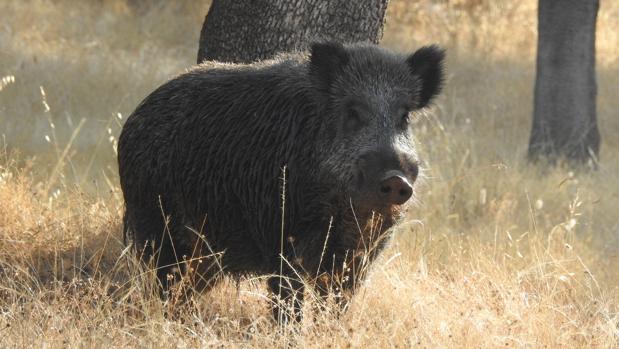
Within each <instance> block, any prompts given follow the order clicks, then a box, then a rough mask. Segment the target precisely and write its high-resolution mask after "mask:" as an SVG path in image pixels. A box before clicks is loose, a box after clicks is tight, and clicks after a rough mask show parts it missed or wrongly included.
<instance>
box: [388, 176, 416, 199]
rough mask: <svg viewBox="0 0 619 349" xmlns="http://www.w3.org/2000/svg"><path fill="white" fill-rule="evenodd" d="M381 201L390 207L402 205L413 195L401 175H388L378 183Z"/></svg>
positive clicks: (411, 189) (406, 181) (410, 187)
mask: <svg viewBox="0 0 619 349" xmlns="http://www.w3.org/2000/svg"><path fill="white" fill-rule="evenodd" d="M380 191H381V197H382V200H384V201H385V202H386V203H387V204H390V205H402V204H403V203H405V202H406V201H408V199H410V197H411V196H412V195H413V187H412V186H411V184H410V183H409V182H408V180H407V179H406V178H404V177H403V176H401V175H391V174H389V175H388V178H386V179H384V180H383V181H382V182H381V183H380Z"/></svg>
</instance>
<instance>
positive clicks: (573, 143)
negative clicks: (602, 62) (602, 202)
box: [529, 0, 600, 166]
mask: <svg viewBox="0 0 619 349" xmlns="http://www.w3.org/2000/svg"><path fill="white" fill-rule="evenodd" d="M598 7H599V0H539V10H538V11H539V12H538V17H539V18H538V21H539V22H538V35H539V38H538V45H537V77H536V80H535V101H534V111H533V127H532V131H531V139H530V142H529V159H530V160H531V161H537V160H540V159H546V160H547V161H549V163H551V164H554V163H556V161H557V160H559V159H561V158H563V159H565V160H567V161H568V163H570V164H571V165H583V164H590V165H593V166H595V165H596V164H597V157H598V153H599V147H600V133H599V131H598V127H597V121H596V94H597V86H596V82H595V22H596V18H597V12H598Z"/></svg>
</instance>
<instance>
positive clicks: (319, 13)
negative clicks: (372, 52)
mask: <svg viewBox="0 0 619 349" xmlns="http://www.w3.org/2000/svg"><path fill="white" fill-rule="evenodd" d="M388 2H389V0H358V1H351V0H329V1H325V0H213V3H212V5H211V8H210V10H209V12H208V15H207V16H206V18H205V21H204V24H203V26H202V32H201V34H200V48H199V51H198V63H200V62H202V61H204V60H218V61H224V62H238V63H248V62H252V61H255V60H259V59H267V58H271V57H273V56H274V55H275V54H277V53H278V52H285V51H291V50H294V49H300V50H303V49H306V48H308V45H309V43H310V42H311V41H312V40H325V39H332V40H337V41H340V42H357V41H369V42H373V43H378V41H379V40H380V39H381V37H382V32H383V24H384V18H385V12H386V10H387V4H388Z"/></svg>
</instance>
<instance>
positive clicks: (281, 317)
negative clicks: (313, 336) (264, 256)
mask: <svg viewBox="0 0 619 349" xmlns="http://www.w3.org/2000/svg"><path fill="white" fill-rule="evenodd" d="M278 260H279V258H278ZM281 262H282V263H281V273H280V272H279V271H277V272H276V273H274V274H275V275H274V276H272V277H270V278H269V280H268V285H269V289H270V291H271V294H272V297H273V303H272V311H273V317H274V318H275V320H276V321H277V322H278V323H289V322H290V320H291V319H294V321H296V322H300V321H301V319H302V308H303V292H304V290H305V289H304V284H303V280H301V279H300V278H299V270H300V268H299V269H296V270H295V269H293V268H292V267H291V266H290V265H289V264H288V263H290V261H289V260H283V261H281Z"/></svg>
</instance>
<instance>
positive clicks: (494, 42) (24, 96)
mask: <svg viewBox="0 0 619 349" xmlns="http://www.w3.org/2000/svg"><path fill="white" fill-rule="evenodd" d="M139 3H142V5H136V4H139ZM601 3H602V7H601V9H600V13H599V19H598V41H597V47H598V49H597V54H598V67H597V68H598V70H597V72H598V85H599V96H598V119H599V123H600V125H601V132H602V137H603V145H602V151H601V165H600V169H599V171H597V172H595V173H578V172H576V173H572V172H570V171H569V170H567V169H565V168H557V169H541V168H536V167H531V166H528V165H527V163H526V161H524V157H525V154H526V146H527V142H528V134H529V128H530V116H531V111H532V100H533V98H532V88H533V78H534V64H533V63H534V58H535V57H534V54H535V43H536V20H537V17H536V12H535V11H536V1H535V0H525V1H506V0H501V1H494V0H441V1H439V0H433V1H432V0H420V1H410V3H409V2H407V1H405V0H392V4H391V5H390V10H389V14H388V18H387V27H386V30H385V37H384V41H383V43H384V45H386V46H389V47H392V48H394V49H399V50H410V49H413V48H414V47H417V46H420V45H423V44H426V43H429V42H438V43H440V44H442V45H444V46H446V47H447V48H448V54H449V60H448V67H447V71H448V74H447V76H448V78H447V87H446V90H445V93H444V94H443V95H442V96H441V97H440V98H439V100H438V102H437V103H436V105H435V107H434V108H433V109H432V110H431V111H430V112H428V113H425V114H423V115H419V117H418V119H417V121H416V124H415V127H414V132H415V133H416V134H417V136H418V139H419V147H420V152H421V154H422V156H423V157H424V159H425V162H426V168H425V175H426V177H427V178H426V180H425V183H424V185H423V188H421V190H420V192H421V193H420V200H419V201H420V204H419V205H418V206H417V207H415V208H413V209H412V210H411V211H410V213H409V215H408V219H407V220H406V222H403V224H401V225H400V226H399V227H398V228H397V229H396V230H395V238H394V241H393V244H392V246H391V247H390V248H389V249H388V250H387V251H386V252H385V253H384V255H383V257H382V258H381V259H380V261H379V262H378V263H376V265H374V267H373V268H372V269H371V272H370V277H369V279H368V280H367V282H366V283H365V285H364V286H363V287H362V288H361V289H360V291H359V293H358V294H357V295H356V297H355V298H354V299H353V302H352V304H351V307H350V309H349V311H348V312H346V313H345V314H341V315H339V316H338V315H337V314H335V313H336V312H335V309H334V307H329V306H328V310H329V311H327V312H325V313H312V312H311V311H309V310H308V316H307V317H306V318H305V319H304V321H303V323H302V324H301V325H300V326H288V327H284V328H278V326H277V325H276V324H274V323H273V321H272V320H271V318H270V311H269V310H268V307H267V303H266V300H265V298H266V296H267V295H266V291H265V287H264V284H263V280H260V279H256V278H247V279H244V280H242V281H241V283H240V286H239V287H237V285H236V284H235V282H234V281H232V280H228V281H226V282H225V283H224V284H222V285H221V286H220V287H217V288H216V289H215V290H214V291H213V292H211V293H209V294H207V295H204V296H203V297H202V299H200V300H199V302H197V304H196V305H195V306H194V307H187V308H181V309H177V310H176V311H175V312H174V314H172V311H171V307H170V306H169V304H163V303H162V302H161V301H159V299H158V298H157V297H156V296H154V291H153V287H152V286H153V279H152V276H151V275H150V274H149V273H143V272H142V270H141V269H140V268H139V266H138V265H136V263H135V261H134V260H133V259H132V258H131V256H129V255H127V253H126V251H124V250H123V246H122V243H121V241H120V240H121V236H120V226H121V223H120V217H121V212H122V200H121V195H120V192H119V187H118V179H117V174H116V164H115V144H116V143H115V142H116V137H117V136H118V134H119V131H120V128H121V125H122V123H123V121H124V119H125V118H126V116H127V115H129V114H130V113H131V111H132V110H133V108H134V107H135V106H136V105H137V103H138V102H139V101H140V100H141V99H142V98H143V97H144V96H145V95H146V94H147V93H148V92H149V91H151V90H152V89H154V88H155V87H156V86H158V85H159V84H161V83H162V82H164V81H165V80H166V79H168V78H169V77H171V76H172V75H174V74H177V73H179V72H182V71H183V69H185V68H186V67H188V66H189V65H191V64H193V62H194V60H195V55H196V52H197V42H198V35H199V30H200V25H201V21H202V17H203V15H204V14H205V13H206V10H207V8H208V4H207V3H206V2H199V1H189V0H185V1H176V2H166V1H156V0H152V1H143V2H139V1H131V0H92V1H69V0H27V1H17V0H14V1H11V0H5V1H2V2H0V134H1V135H2V140H0V145H1V147H0V347H3V348H12V347H91V346H94V347H125V346H128V347H208V346H216V347H256V348H263V347H267V346H268V347H296V346H299V347H359V348H365V347H375V348H382V347H419V348H497V347H508V348H510V347H522V348H615V347H618V346H619V344H618V341H619V330H618V327H617V326H618V325H619V313H618V302H619V290H618V286H619V268H618V267H617V266H618V265H619V253H618V249H619V218H618V217H619V178H618V176H617V173H619V138H618V137H617V136H616V133H617V132H619V118H618V117H617V115H618V114H617V113H618V112H617V111H618V110H619V98H618V97H619V95H618V93H617V89H616V87H617V86H619V68H617V67H618V63H619V32H618V31H617V28H619V2H617V1H613V0H602V1H601ZM309 298H310V303H312V302H313V295H311V294H310V295H309ZM310 305H311V304H310ZM173 315H174V316H176V317H179V318H181V319H182V320H174V316H173ZM179 315H180V316H179Z"/></svg>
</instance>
